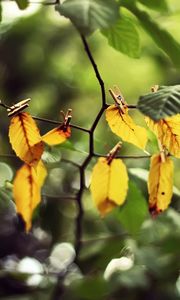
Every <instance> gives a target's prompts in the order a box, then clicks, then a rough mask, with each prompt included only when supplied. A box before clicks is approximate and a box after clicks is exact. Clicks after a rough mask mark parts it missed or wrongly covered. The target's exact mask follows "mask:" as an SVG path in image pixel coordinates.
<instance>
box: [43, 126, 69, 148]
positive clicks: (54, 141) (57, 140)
mask: <svg viewBox="0 0 180 300" xmlns="http://www.w3.org/2000/svg"><path fill="white" fill-rule="evenodd" d="M70 135H71V128H70V126H67V128H66V127H64V125H61V126H59V127H56V128H54V129H52V130H50V131H49V132H47V133H46V134H44V135H43V136H42V140H43V141H44V142H45V143H46V144H48V145H50V146H54V145H58V144H61V143H63V142H64V141H66V139H67V138H69V137H70Z"/></svg>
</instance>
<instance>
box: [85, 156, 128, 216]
mask: <svg viewBox="0 0 180 300" xmlns="http://www.w3.org/2000/svg"><path fill="white" fill-rule="evenodd" d="M90 189H91V192H92V196H93V199H94V202H95V205H96V206H97V208H98V210H99V211H100V213H101V215H105V214H106V213H108V212H110V211H111V210H112V209H113V208H114V207H115V206H117V205H121V204H123V202H124V201H125V199H126V194H127V189H128V175H127V170H126V166H125V165H124V163H123V162H122V160H120V159H113V160H112V162H111V163H110V164H108V162H107V159H106V158H102V157H101V158H100V159H99V160H98V162H97V164H96V165H95V166H94V168H93V172H92V180H91V186H90Z"/></svg>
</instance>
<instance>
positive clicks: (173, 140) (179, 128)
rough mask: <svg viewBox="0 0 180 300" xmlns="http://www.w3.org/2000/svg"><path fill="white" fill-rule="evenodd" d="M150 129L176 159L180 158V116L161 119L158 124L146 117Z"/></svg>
mask: <svg viewBox="0 0 180 300" xmlns="http://www.w3.org/2000/svg"><path fill="white" fill-rule="evenodd" d="M145 121H146V123H147V125H148V127H149V128H150V129H151V130H152V131H153V132H154V133H155V135H156V136H157V138H158V139H159V140H160V142H161V144H162V145H163V146H165V147H166V148H167V150H168V151H169V152H170V153H171V154H172V155H174V156H175V157H178V158H180V114H177V115H174V116H172V117H167V118H165V119H161V120H160V121H158V122H155V121H153V120H151V119H150V118H149V117H145Z"/></svg>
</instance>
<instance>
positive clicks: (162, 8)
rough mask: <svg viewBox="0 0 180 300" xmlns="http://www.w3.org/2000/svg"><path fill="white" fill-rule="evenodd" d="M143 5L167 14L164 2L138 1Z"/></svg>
mask: <svg viewBox="0 0 180 300" xmlns="http://www.w3.org/2000/svg"><path fill="white" fill-rule="evenodd" d="M138 1H139V2H140V3H142V4H143V5H145V6H147V7H148V8H151V9H154V10H157V11H162V12H168V11H169V8H168V4H167V2H166V0H138Z"/></svg>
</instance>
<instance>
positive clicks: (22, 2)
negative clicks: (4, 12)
mask: <svg viewBox="0 0 180 300" xmlns="http://www.w3.org/2000/svg"><path fill="white" fill-rule="evenodd" d="M15 1H16V4H17V6H18V7H19V9H26V8H27V7H28V0H15Z"/></svg>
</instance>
